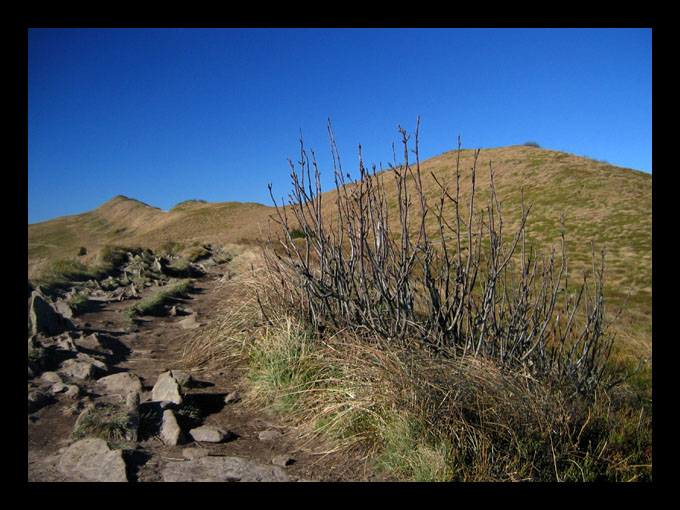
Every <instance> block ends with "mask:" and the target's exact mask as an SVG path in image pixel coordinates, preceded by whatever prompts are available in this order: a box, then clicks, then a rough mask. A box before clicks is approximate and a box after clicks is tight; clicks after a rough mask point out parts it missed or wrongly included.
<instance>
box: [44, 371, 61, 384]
mask: <svg viewBox="0 0 680 510" xmlns="http://www.w3.org/2000/svg"><path fill="white" fill-rule="evenodd" d="M40 379H41V380H43V381H45V382H47V383H50V384H57V383H63V382H64V381H63V380H62V378H61V376H60V375H59V374H58V373H57V372H43V374H42V375H41V376H40Z"/></svg>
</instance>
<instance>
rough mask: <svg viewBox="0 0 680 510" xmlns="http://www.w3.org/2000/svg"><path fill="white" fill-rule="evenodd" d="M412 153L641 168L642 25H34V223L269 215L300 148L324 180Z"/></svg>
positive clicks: (647, 166) (646, 97) (644, 153)
mask: <svg viewBox="0 0 680 510" xmlns="http://www.w3.org/2000/svg"><path fill="white" fill-rule="evenodd" d="M418 115H420V116H421V121H420V155H421V160H424V159H427V158H429V157H433V156H436V155H438V154H441V153H443V152H446V151H449V150H452V149H455V148H456V146H457V138H458V135H459V134H460V135H461V139H462V145H463V147H464V148H491V147H501V146H507V145H517V144H523V143H524V142H527V141H536V142H538V143H539V144H540V145H541V146H542V147H544V148H548V149H555V150H560V151H565V152H570V153H573V154H577V155H586V156H589V157H592V158H596V159H602V160H606V161H608V162H609V163H611V164H614V165H619V166H624V167H629V168H634V169H636V170H642V171H644V172H648V173H651V172H652V30H651V29H573V30H572V29H387V28H384V29H304V28H303V29H29V30H28V222H29V223H35V222H39V221H45V220H48V219H51V218H55V217H58V216H63V215H71V214H78V213H82V212H85V211H89V210H92V209H94V208H96V207H98V206H99V205H101V204H102V203H104V202H106V201H107V200H109V199H110V198H112V197H113V196H115V195H119V194H121V195H125V196H128V197H130V198H135V199H137V200H141V201H142V202H145V203H147V204H149V205H152V206H155V207H159V208H161V209H165V210H167V209H170V208H171V207H173V206H174V205H175V204H177V203H179V202H181V201H183V200H189V199H202V200H206V201H208V202H224V201H234V200H235V201H241V202H259V203H263V204H266V205H271V201H270V199H269V192H268V189H267V184H268V183H272V184H273V186H274V193H275V195H276V197H277V200H278V199H279V197H281V196H283V195H287V194H288V192H289V191H290V189H291V187H290V178H289V166H288V161H287V158H290V159H292V160H293V161H296V160H297V158H298V156H299V138H300V130H302V135H303V138H304V142H305V146H306V147H307V148H308V149H310V148H311V149H313V150H314V151H315V153H316V155H317V160H318V161H319V164H320V167H321V171H322V175H323V178H324V180H323V183H324V187H325V189H328V188H329V186H331V185H332V176H333V167H332V159H331V157H330V151H329V141H328V133H327V119H328V118H330V119H331V123H332V125H333V128H334V131H335V137H336V140H337V143H338V146H339V149H340V156H341V160H342V165H343V170H345V171H346V172H350V173H351V174H352V175H356V174H357V168H358V150H357V149H358V145H359V144H361V146H362V153H363V159H364V163H365V164H366V166H368V167H370V165H371V164H373V163H375V164H376V165H377V164H378V163H380V162H382V163H383V165H384V166H386V165H387V163H388V162H391V161H392V143H393V142H395V144H396V145H397V148H398V152H397V157H399V154H400V153H401V151H400V146H399V143H400V135H399V133H398V132H397V126H398V125H402V126H403V127H404V128H405V129H407V131H409V132H410V133H412V132H413V130H414V129H415V127H416V119H417V117H418Z"/></svg>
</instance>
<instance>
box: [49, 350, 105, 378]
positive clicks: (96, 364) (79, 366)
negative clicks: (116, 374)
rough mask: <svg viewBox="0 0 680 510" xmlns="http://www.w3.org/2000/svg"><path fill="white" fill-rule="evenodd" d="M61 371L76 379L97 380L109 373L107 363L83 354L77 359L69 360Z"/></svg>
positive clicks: (64, 363)
mask: <svg viewBox="0 0 680 510" xmlns="http://www.w3.org/2000/svg"><path fill="white" fill-rule="evenodd" d="M60 371H61V372H62V373H63V374H66V375H68V376H70V377H73V378H75V379H96V378H97V377H98V376H101V375H103V374H104V373H106V372H107V371H108V367H107V366H106V364H105V363H103V362H101V361H99V360H97V359H95V358H93V357H92V356H88V355H87V354H84V353H82V352H79V353H78V356H77V357H76V358H71V359H67V360H66V361H64V362H63V363H62V364H61V369H60Z"/></svg>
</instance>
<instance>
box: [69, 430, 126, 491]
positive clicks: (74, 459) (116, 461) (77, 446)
mask: <svg viewBox="0 0 680 510" xmlns="http://www.w3.org/2000/svg"><path fill="white" fill-rule="evenodd" d="M58 468H59V470H60V471H61V472H62V473H65V474H70V475H75V476H76V477H82V478H84V479H86V480H88V481H92V482H127V481H128V479H127V474H126V470H125V460H124V459H123V453H122V451H121V450H111V449H110V448H109V447H108V445H107V444H106V441H104V440H103V439H96V438H85V439H82V440H80V441H77V442H75V443H73V444H72V445H71V446H69V447H68V448H67V449H66V450H65V451H64V452H63V453H62V454H61V457H60V459H59V464H58Z"/></svg>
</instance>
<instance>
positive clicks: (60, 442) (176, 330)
mask: <svg viewBox="0 0 680 510" xmlns="http://www.w3.org/2000/svg"><path fill="white" fill-rule="evenodd" d="M222 271H225V264H222V265H217V266H213V267H212V268H211V269H210V272H209V273H207V274H206V275H204V276H202V277H199V278H196V279H195V285H194V287H195V291H193V292H192V293H191V295H190V297H188V298H187V299H183V300H181V301H182V303H181V306H183V307H185V308H187V309H189V310H191V311H193V317H195V319H196V321H197V322H198V323H199V324H200V326H199V327H198V328H197V329H192V330H186V329H183V328H182V327H181V325H180V324H179V322H180V321H182V320H184V319H186V318H187V317H186V316H177V317H170V316H166V317H144V318H143V320H141V321H140V322H139V324H138V325H137V326H131V325H130V323H129V322H127V321H126V320H125V318H124V315H123V313H122V311H123V310H124V309H126V308H127V307H129V306H130V302H129V301H112V302H102V304H101V307H100V308H99V309H98V310H96V311H91V312H88V313H84V314H82V315H80V316H78V317H75V318H73V319H72V322H73V323H74V325H75V327H76V329H77V330H79V331H81V332H82V333H83V334H91V333H92V332H96V333H98V334H100V335H106V337H108V338H113V339H115V340H114V341H113V343H114V347H113V349H112V350H113V357H112V359H111V363H109V364H107V366H108V367H109V369H110V373H111V372H120V371H130V372H133V373H134V374H136V375H137V376H138V377H139V378H140V379H141V381H142V390H143V392H142V395H141V402H142V406H141V409H143V406H144V402H145V401H148V400H150V398H151V389H152V388H153V385H154V384H155V382H156V380H157V378H158V376H159V375H160V374H161V373H163V372H165V371H167V370H174V369H183V370H187V371H189V372H190V373H191V375H192V377H193V379H194V380H195V381H196V382H197V384H196V385H195V387H192V388H190V389H188V390H186V391H185V399H191V402H193V403H194V404H195V405H196V406H197V407H199V408H200V410H201V419H202V422H203V424H205V425H215V426H218V427H220V428H222V429H224V430H228V431H229V432H231V438H230V439H229V440H227V441H226V442H222V443H197V442H195V441H192V440H191V439H189V440H188V442H187V443H186V444H180V445H177V446H168V445H165V444H164V443H163V441H161V439H160V438H159V437H158V435H156V434H154V433H151V432H149V431H145V430H144V427H143V426H142V427H140V434H139V440H138V442H137V443H136V444H134V445H133V446H132V448H130V449H127V450H125V451H126V454H125V459H126V465H127V469H128V479H129V480H130V481H137V482H157V481H163V476H162V470H163V468H164V466H166V464H167V463H171V462H185V461H186V459H185V457H184V456H183V450H185V449H187V448H197V449H203V450H207V451H208V454H209V455H217V456H239V457H245V458H248V459H252V460H256V461H259V462H261V463H263V464H271V463H272V459H273V458H274V457H275V456H277V455H286V456H288V457H290V458H291V459H293V461H292V463H291V464H289V465H287V466H286V467H285V468H284V469H285V471H286V473H287V474H289V475H290V476H291V477H292V478H293V479H294V480H299V481H326V482H335V481H387V480H388V478H387V477H386V476H385V475H384V474H382V473H377V472H374V471H373V470H372V469H371V466H370V463H368V462H367V461H366V460H364V457H365V456H364V455H362V453H361V452H354V453H348V452H334V453H329V454H324V453H323V451H321V450H322V447H321V445H320V444H317V443H315V442H314V441H312V442H310V441H309V440H308V439H306V438H305V437H304V436H303V433H302V430H301V429H300V428H296V427H294V426H291V425H290V424H288V423H286V420H285V417H283V416H281V415H278V414H276V413H273V412H271V411H268V410H267V409H261V408H258V407H257V406H255V405H253V404H252V402H251V399H250V398H249V387H248V381H247V380H246V378H245V376H244V370H243V368H242V367H235V368H223V369H213V370H198V369H191V368H190V367H186V366H183V365H182V362H181V360H182V347H183V345H185V342H186V341H187V338H189V337H190V335H193V334H197V333H198V332H200V331H201V329H200V328H201V327H204V326H205V325H206V324H208V323H209V322H210V321H211V320H212V319H214V318H216V317H218V316H219V315H220V313H221V312H222V308H221V306H220V303H221V302H222V301H223V300H224V299H225V298H227V297H228V296H226V295H225V293H226V292H229V290H228V286H224V285H221V283H222V282H223V281H224V278H223V275H222ZM150 290H152V289H145V293H146V292H149V291H150ZM78 384H79V385H80V386H81V390H82V392H81V397H80V399H79V400H78V401H74V400H69V399H68V398H67V397H65V396H64V394H63V393H57V394H55V395H54V399H53V401H52V402H51V403H50V404H49V405H46V406H45V407H42V408H40V409H39V410H38V411H36V412H34V413H32V414H31V415H29V420H28V481H29V482H34V481H35V482H38V481H50V482H54V481H79V480H77V479H76V478H73V477H71V476H69V475H65V474H64V473H62V472H60V471H59V469H58V468H57V465H58V461H59V452H60V449H63V448H64V447H67V446H68V445H70V444H72V443H74V442H75V441H76V438H74V437H73V430H74V425H75V422H76V419H77V418H78V415H79V414H80V412H81V411H82V409H83V407H84V406H85V404H86V402H87V401H89V400H90V399H92V398H96V397H97V395H96V391H95V389H94V388H95V386H94V384H95V381H85V382H84V383H83V381H78ZM234 391H236V392H237V395H238V397H239V398H238V399H237V400H235V401H231V402H229V403H225V396H227V395H228V394H231V393H232V392H234ZM143 412H144V411H142V416H143ZM142 423H143V421H142ZM264 430H276V431H279V432H281V436H280V437H278V438H276V439H273V440H266V441H263V440H260V439H258V434H259V433H260V432H261V431H264Z"/></svg>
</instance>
